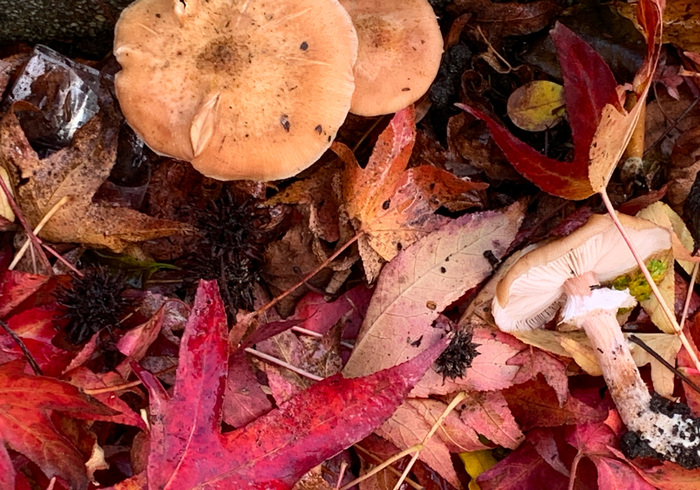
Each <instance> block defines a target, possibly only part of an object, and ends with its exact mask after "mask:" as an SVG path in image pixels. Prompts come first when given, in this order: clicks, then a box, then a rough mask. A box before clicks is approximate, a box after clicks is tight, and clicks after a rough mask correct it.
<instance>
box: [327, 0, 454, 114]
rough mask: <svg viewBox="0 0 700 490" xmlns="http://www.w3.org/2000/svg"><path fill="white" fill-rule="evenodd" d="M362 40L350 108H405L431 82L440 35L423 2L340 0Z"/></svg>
mask: <svg viewBox="0 0 700 490" xmlns="http://www.w3.org/2000/svg"><path fill="white" fill-rule="evenodd" d="M340 3H341V4H342V5H343V7H345V8H346V9H347V11H348V13H349V14H350V17H352V20H353V23H354V24H355V29H357V36H358V38H359V40H360V44H359V48H358V56H357V63H356V64H355V93H354V95H353V96H352V105H351V107H350V112H352V113H353V114H358V115H360V116H377V115H379V114H390V113H392V112H396V111H399V110H401V109H403V108H404V107H407V106H409V105H410V104H412V103H413V102H415V101H416V100H418V99H419V98H420V97H422V96H423V94H425V93H426V92H427V91H428V89H429V88H430V84H431V83H433V80H434V79H435V76H436V75H437V72H438V68H439V67H440V58H441V57H442V49H443V47H442V34H441V33H440V26H439V25H438V22H437V18H436V17H435V12H434V11H433V8H432V7H431V6H430V4H429V3H428V2H427V0H397V1H392V0H387V1H379V0H340Z"/></svg>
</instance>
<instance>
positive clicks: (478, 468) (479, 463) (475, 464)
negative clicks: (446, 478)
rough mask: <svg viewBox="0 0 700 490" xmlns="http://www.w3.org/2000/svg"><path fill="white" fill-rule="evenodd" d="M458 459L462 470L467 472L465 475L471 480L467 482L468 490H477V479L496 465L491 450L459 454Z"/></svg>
mask: <svg viewBox="0 0 700 490" xmlns="http://www.w3.org/2000/svg"><path fill="white" fill-rule="evenodd" d="M459 457H460V459H461V460H462V462H463V463H464V469H465V470H467V473H469V476H471V478H472V480H471V481H470V482H469V490H479V484H478V483H476V479H477V477H478V476H479V475H480V474H482V473H483V472H484V471H486V470H488V469H490V468H491V467H493V466H494V465H495V464H496V463H497V461H496V459H495V458H494V457H493V454H491V450H490V449H484V450H481V451H472V452H470V453H460V455H459Z"/></svg>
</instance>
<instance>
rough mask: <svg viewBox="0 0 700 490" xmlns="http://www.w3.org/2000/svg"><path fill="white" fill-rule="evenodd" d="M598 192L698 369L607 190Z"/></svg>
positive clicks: (679, 328)
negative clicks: (621, 221)
mask: <svg viewBox="0 0 700 490" xmlns="http://www.w3.org/2000/svg"><path fill="white" fill-rule="evenodd" d="M599 194H600V197H601V198H602V199H603V203H604V204H605V208H606V209H607V210H608V214H609V215H610V218H611V219H612V220H613V223H615V226H616V227H617V229H618V231H619V232H620V234H621V235H622V238H623V239H624V240H625V243H626V244H627V247H628V248H629V250H630V252H632V256H633V257H634V260H635V261H636V262H637V265H638V266H639V269H640V270H641V272H642V274H643V275H644V279H646V280H647V282H648V283H649V287H650V288H651V290H652V292H653V293H654V296H656V299H657V300H658V302H659V306H660V307H661V311H663V312H664V315H666V318H668V321H669V322H670V323H671V325H672V326H673V330H674V331H675V332H676V335H678V337H679V338H680V339H681V343H682V344H683V347H685V349H686V350H687V351H688V355H689V356H690V358H691V359H692V360H693V364H694V365H695V368H696V369H698V370H699V371H700V360H698V356H697V353H696V352H695V349H694V348H693V346H692V344H691V343H690V341H689V340H688V338H687V337H686V336H685V333H684V332H683V330H682V329H681V327H680V325H678V321H677V320H676V316H675V315H674V314H673V312H672V311H671V309H670V308H669V307H668V305H667V304H666V301H665V300H664V298H663V296H661V292H660V291H659V288H658V287H657V286H656V283H655V282H654V279H652V277H651V273H650V272H649V270H648V269H647V266H646V264H645V263H644V260H642V258H641V257H640V256H639V252H637V249H636V247H635V246H634V244H633V243H632V240H630V237H629V235H628V234H627V230H625V227H624V226H622V223H620V220H619V219H618V217H617V212H616V211H615V208H613V205H612V203H611V202H610V198H609V197H608V194H607V191H606V190H605V189H603V190H601V191H600V192H599Z"/></svg>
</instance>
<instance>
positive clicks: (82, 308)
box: [56, 266, 129, 345]
mask: <svg viewBox="0 0 700 490" xmlns="http://www.w3.org/2000/svg"><path fill="white" fill-rule="evenodd" d="M82 272H83V277H78V276H76V275H73V276H72V281H71V285H70V286H62V287H60V288H59V290H58V291H57V293H56V296H57V297H56V301H57V303H58V304H60V305H61V306H63V307H64V308H65V310H66V313H65V316H66V317H67V318H68V320H69V322H68V325H67V326H66V337H67V339H68V341H69V342H71V343H72V344H74V345H80V344H83V343H85V342H86V341H87V340H88V339H90V337H91V336H92V335H94V334H95V333H97V332H100V331H102V330H107V331H111V330H112V329H113V328H115V327H116V326H118V325H119V321H120V318H121V316H123V314H124V311H125V310H126V307H127V306H128V304H129V301H128V300H127V299H126V298H124V296H123V292H124V290H125V289H126V285H125V284H124V281H123V280H122V278H121V277H119V276H118V275H115V274H111V273H110V272H109V270H108V269H107V268H105V267H102V266H90V267H86V268H85V269H84V270H83V271H82Z"/></svg>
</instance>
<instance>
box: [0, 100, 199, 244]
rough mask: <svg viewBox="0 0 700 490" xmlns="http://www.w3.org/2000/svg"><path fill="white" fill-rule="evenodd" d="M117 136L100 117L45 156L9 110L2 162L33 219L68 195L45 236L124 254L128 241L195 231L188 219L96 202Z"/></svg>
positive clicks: (1, 131) (0, 139)
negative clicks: (160, 216) (166, 217)
mask: <svg viewBox="0 0 700 490" xmlns="http://www.w3.org/2000/svg"><path fill="white" fill-rule="evenodd" d="M116 136H117V134H116V132H115V131H113V130H112V129H111V128H109V127H108V124H106V121H105V120H103V117H102V116H100V115H98V116H95V117H93V118H92V119H91V120H90V121H89V122H88V123H87V124H85V125H84V126H83V127H82V128H80V129H79V130H78V131H77V132H76V134H75V136H74V138H73V142H72V143H71V145H70V146H69V147H67V148H64V149H62V150H59V151H57V152H56V153H53V154H52V155H50V156H48V157H47V158H44V159H41V158H39V156H38V155H37V154H36V152H35V151H34V150H33V149H32V147H31V146H30V145H29V142H28V141H27V139H26V137H25V135H24V132H23V131H22V128H21V126H20V124H19V121H18V120H17V117H16V116H15V115H14V113H13V112H12V111H9V112H8V113H7V114H5V116H4V117H3V119H2V121H1V122H0V166H4V167H5V169H6V170H8V172H10V173H11V175H13V174H14V173H18V174H19V176H18V178H17V179H13V180H14V184H15V191H16V193H17V200H18V201H19V204H20V207H21V208H22V212H23V213H24V215H25V217H26V218H27V220H28V221H29V223H30V224H31V225H32V226H33V227H35V226H36V225H38V224H39V222H40V221H41V219H42V218H43V217H44V216H45V215H46V214H47V213H48V212H49V211H50V210H51V209H52V208H53V207H54V206H55V205H56V204H58V203H59V201H61V199H62V198H64V197H65V198H67V199H68V200H67V202H66V203H65V204H64V205H62V206H61V207H60V208H59V209H58V211H56V213H55V214H54V215H53V217H52V218H51V219H50V220H49V221H48V222H47V223H46V225H45V226H44V228H43V229H42V231H41V233H40V234H39V235H40V236H41V237H42V238H45V239H47V240H50V241H54V242H77V243H84V244H86V245H92V246H95V247H108V248H110V249H112V250H113V251H116V252H119V251H121V250H123V249H124V248H125V247H126V246H127V245H128V244H129V243H135V242H140V241H143V240H150V239H153V238H159V237H163V236H168V235H173V234H177V233H184V232H188V231H191V229H190V228H189V227H188V226H187V225H185V224H183V223H177V222H174V221H168V220H159V219H154V218H151V217H149V216H146V215H145V214H142V213H139V212H138V211H135V210H133V209H130V208H122V207H118V208H115V207H110V206H107V205H103V204H97V203H93V202H92V198H93V195H94V194H95V192H96V191H97V189H98V188H99V187H100V185H102V183H103V182H104V181H105V180H106V179H107V177H109V173H110V170H111V169H112V166H113V165H114V161H115V158H116V152H117V141H116ZM20 179H21V180H22V183H21V185H20V182H19V180H20Z"/></svg>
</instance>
